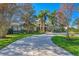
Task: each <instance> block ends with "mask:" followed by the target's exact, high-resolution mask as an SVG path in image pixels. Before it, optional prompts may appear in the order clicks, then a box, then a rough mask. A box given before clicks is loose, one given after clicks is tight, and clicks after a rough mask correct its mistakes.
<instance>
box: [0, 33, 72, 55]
mask: <svg viewBox="0 0 79 59" xmlns="http://www.w3.org/2000/svg"><path fill="white" fill-rule="evenodd" d="M52 36H53V35H49V34H42V35H34V36H31V37H26V38H23V39H21V40H18V41H16V42H14V43H12V44H10V45H8V46H7V47H5V48H3V49H2V50H0V55H1V56H72V54H70V53H69V52H67V51H66V50H64V49H62V48H60V47H58V46H57V45H55V44H54V43H52V41H51V37H52Z"/></svg>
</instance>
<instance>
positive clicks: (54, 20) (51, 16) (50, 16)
mask: <svg viewBox="0 0 79 59" xmlns="http://www.w3.org/2000/svg"><path fill="white" fill-rule="evenodd" d="M48 19H49V21H50V23H51V24H52V27H53V29H52V30H53V31H54V30H55V26H56V24H57V17H56V10H55V11H53V12H52V13H51V14H50V13H49V14H48Z"/></svg>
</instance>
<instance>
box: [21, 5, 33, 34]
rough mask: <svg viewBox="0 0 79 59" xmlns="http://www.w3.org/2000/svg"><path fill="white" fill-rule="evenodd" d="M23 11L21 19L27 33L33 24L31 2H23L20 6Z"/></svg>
mask: <svg viewBox="0 0 79 59" xmlns="http://www.w3.org/2000/svg"><path fill="white" fill-rule="evenodd" d="M22 8H23V11H24V13H23V14H22V19H23V21H24V22H25V23H24V27H25V30H26V31H27V32H28V33H29V32H30V31H31V27H32V26H33V21H32V20H33V14H34V10H33V8H32V5H31V4H25V5H23V6H22Z"/></svg>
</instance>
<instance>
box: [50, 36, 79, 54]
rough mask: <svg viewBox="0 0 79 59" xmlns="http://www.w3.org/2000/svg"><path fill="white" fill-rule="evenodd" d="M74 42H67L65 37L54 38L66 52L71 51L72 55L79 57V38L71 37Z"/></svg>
mask: <svg viewBox="0 0 79 59" xmlns="http://www.w3.org/2000/svg"><path fill="white" fill-rule="evenodd" d="M71 38H72V40H66V37H65V36H54V37H52V39H51V40H52V41H53V42H54V43H55V44H56V45H58V46H60V47H62V48H64V49H65V50H67V51H69V52H70V53H72V54H74V55H76V56H79V37H71Z"/></svg>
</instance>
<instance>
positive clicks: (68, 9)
mask: <svg viewBox="0 0 79 59" xmlns="http://www.w3.org/2000/svg"><path fill="white" fill-rule="evenodd" d="M73 10H74V6H73V4H61V11H62V13H63V15H64V16H65V19H64V20H65V22H66V27H67V29H66V30H67V39H68V40H70V36H69V25H70V21H71V20H72V13H73Z"/></svg>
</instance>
